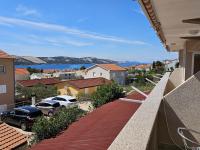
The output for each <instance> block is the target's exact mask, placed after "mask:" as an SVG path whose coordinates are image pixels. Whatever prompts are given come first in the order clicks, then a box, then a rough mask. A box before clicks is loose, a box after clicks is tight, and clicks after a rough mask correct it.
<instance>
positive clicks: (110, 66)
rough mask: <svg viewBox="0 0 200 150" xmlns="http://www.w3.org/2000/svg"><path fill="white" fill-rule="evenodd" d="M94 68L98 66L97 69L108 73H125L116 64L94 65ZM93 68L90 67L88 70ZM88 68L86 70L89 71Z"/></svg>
mask: <svg viewBox="0 0 200 150" xmlns="http://www.w3.org/2000/svg"><path fill="white" fill-rule="evenodd" d="M94 66H99V67H101V68H104V69H106V70H109V71H126V69H125V68H123V67H120V66H118V65H116V64H96V65H94ZM94 66H92V67H90V68H93V67H94ZM90 68H88V69H90Z"/></svg>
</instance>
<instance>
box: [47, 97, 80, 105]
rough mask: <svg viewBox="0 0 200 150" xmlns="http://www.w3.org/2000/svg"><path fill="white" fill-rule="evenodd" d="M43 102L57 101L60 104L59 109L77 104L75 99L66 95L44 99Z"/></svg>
mask: <svg viewBox="0 0 200 150" xmlns="http://www.w3.org/2000/svg"><path fill="white" fill-rule="evenodd" d="M45 100H53V101H57V102H59V103H60V106H61V107H69V106H74V105H76V103H77V100H76V98H75V97H72V96H68V95H59V96H55V97H49V98H46V99H45Z"/></svg>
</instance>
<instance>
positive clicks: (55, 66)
mask: <svg viewBox="0 0 200 150" xmlns="http://www.w3.org/2000/svg"><path fill="white" fill-rule="evenodd" d="M137 64H141V63H139V62H122V63H118V65H119V66H122V67H128V66H133V65H137ZM93 65H94V64H37V65H15V68H28V67H31V68H35V69H56V70H74V69H75V70H76V69H77V70H78V69H80V67H82V66H84V67H85V68H89V67H91V66H93Z"/></svg>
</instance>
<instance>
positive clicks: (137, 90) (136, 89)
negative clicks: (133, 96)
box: [131, 86, 148, 97]
mask: <svg viewBox="0 0 200 150" xmlns="http://www.w3.org/2000/svg"><path fill="white" fill-rule="evenodd" d="M131 87H132V88H133V89H134V90H135V91H136V92H138V93H140V94H142V95H143V96H145V97H147V96H148V95H147V94H145V93H144V92H142V91H141V90H139V89H138V88H136V87H134V86H131Z"/></svg>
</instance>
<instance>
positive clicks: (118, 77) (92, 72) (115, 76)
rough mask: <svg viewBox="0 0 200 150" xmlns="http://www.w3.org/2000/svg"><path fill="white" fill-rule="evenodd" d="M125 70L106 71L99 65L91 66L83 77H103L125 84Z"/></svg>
mask: <svg viewBox="0 0 200 150" xmlns="http://www.w3.org/2000/svg"><path fill="white" fill-rule="evenodd" d="M126 76H127V71H108V70H106V69H103V68H101V67H99V66H96V67H94V68H91V69H89V70H88V72H87V73H86V75H85V78H86V79H87V78H97V77H103V78H106V79H108V80H114V81H115V82H117V83H119V84H125V81H126Z"/></svg>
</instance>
